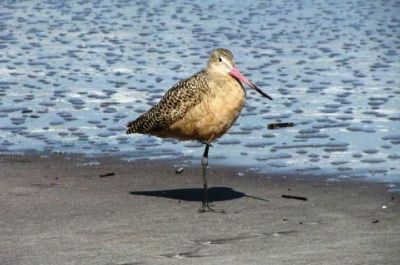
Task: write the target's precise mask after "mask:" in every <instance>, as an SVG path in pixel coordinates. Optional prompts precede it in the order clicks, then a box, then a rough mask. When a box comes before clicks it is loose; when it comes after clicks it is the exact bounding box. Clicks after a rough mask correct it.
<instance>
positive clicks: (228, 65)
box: [207, 48, 272, 100]
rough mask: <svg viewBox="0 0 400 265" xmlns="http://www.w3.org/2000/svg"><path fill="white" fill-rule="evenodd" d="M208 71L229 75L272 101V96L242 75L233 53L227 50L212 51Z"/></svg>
mask: <svg viewBox="0 0 400 265" xmlns="http://www.w3.org/2000/svg"><path fill="white" fill-rule="evenodd" d="M207 70H208V71H211V72H213V73H218V74H223V75H229V76H231V77H232V78H235V79H236V80H238V81H239V82H241V83H242V84H243V83H244V84H247V85H248V86H250V87H251V88H252V89H254V90H256V91H257V92H258V93H260V94H261V95H262V96H264V97H266V98H268V99H271V100H272V98H271V97H270V96H268V95H267V94H265V93H264V92H263V91H262V90H261V89H259V88H258V87H257V86H256V85H255V84H254V83H253V82H251V81H250V80H249V79H247V78H246V77H245V76H244V75H242V74H241V73H240V71H239V70H238V69H237V68H236V66H235V61H234V58H233V54H232V52H231V51H229V50H227V49H224V48H218V49H214V50H212V52H211V55H210V57H209V59H208V64H207Z"/></svg>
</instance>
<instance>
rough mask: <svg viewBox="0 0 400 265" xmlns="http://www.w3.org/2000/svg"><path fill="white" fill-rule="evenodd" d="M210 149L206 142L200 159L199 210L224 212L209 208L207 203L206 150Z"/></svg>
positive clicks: (202, 211)
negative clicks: (201, 182) (201, 187)
mask: <svg viewBox="0 0 400 265" xmlns="http://www.w3.org/2000/svg"><path fill="white" fill-rule="evenodd" d="M209 149H210V143H208V142H207V143H206V148H205V149H204V153H203V158H202V160H201V167H202V175H203V201H202V206H201V208H200V210H199V212H201V213H204V212H221V213H224V212H225V211H224V210H217V209H214V208H211V206H210V205H209V204H208V192H207V190H208V185H207V166H208V150H209Z"/></svg>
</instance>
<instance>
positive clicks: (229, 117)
mask: <svg viewBox="0 0 400 265" xmlns="http://www.w3.org/2000/svg"><path fill="white" fill-rule="evenodd" d="M244 85H247V86H248V87H250V88H252V89H254V90H255V91H257V92H258V93H260V94H261V95H262V96H263V97H265V98H268V99H270V100H272V98H271V97H270V96H269V95H267V94H266V93H264V92H263V91H262V90H261V89H259V88H258V87H257V86H256V85H255V84H254V83H253V82H251V81H250V80H249V79H247V78H246V77H245V76H244V75H243V74H242V73H241V72H240V71H239V70H238V68H237V67H236V65H235V61H234V56H233V54H232V52H231V51H229V50H228V49H225V48H216V49H213V50H212V51H211V54H210V56H209V58H208V62H207V65H206V68H205V69H202V70H200V71H199V72H197V73H195V74H194V75H192V76H191V77H189V78H186V79H183V80H181V81H179V82H178V83H176V84H175V85H174V86H173V87H171V88H170V89H169V90H168V91H167V92H166V93H165V95H164V96H163V97H162V98H161V100H160V102H159V103H158V104H156V105H155V106H153V107H151V108H150V109H149V110H148V111H147V112H145V113H144V114H142V115H141V116H139V117H138V118H137V119H136V120H134V121H131V122H129V123H128V124H127V130H126V133H127V134H132V133H138V134H147V135H152V136H157V137H160V138H174V139H177V140H181V141H186V140H191V141H199V142H201V143H202V144H204V145H205V148H204V152H203V157H202V160H201V165H202V178H203V192H202V205H201V208H200V209H199V212H201V213H202V212H224V210H222V209H216V208H214V207H212V206H211V205H210V204H209V202H208V196H207V190H208V183H207V167H208V152H209V148H210V146H211V144H212V142H213V141H214V140H216V139H218V138H219V137H221V136H222V135H224V134H225V133H226V132H227V131H228V130H229V128H231V127H232V125H233V124H234V122H235V121H236V120H237V118H238V117H239V114H240V112H241V110H242V108H243V106H244V102H245V97H246V90H245V87H244Z"/></svg>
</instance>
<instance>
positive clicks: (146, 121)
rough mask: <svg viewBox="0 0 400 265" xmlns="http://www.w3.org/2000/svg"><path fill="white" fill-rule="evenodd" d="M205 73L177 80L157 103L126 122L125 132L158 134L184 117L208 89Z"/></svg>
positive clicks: (201, 72) (203, 71)
mask: <svg viewBox="0 0 400 265" xmlns="http://www.w3.org/2000/svg"><path fill="white" fill-rule="evenodd" d="M205 75H206V74H205V70H202V71H200V72H198V73H197V74H195V75H193V76H191V77H190V78H188V79H184V80H182V81H179V82H178V83H177V84H175V85H174V86H173V87H172V88H171V89H169V90H168V91H167V92H166V94H165V95H164V97H163V98H162V99H161V101H160V102H159V103H158V104H157V105H155V106H154V107H152V108H151V109H150V110H149V111H147V112H146V113H144V114H143V115H141V116H140V117H139V118H137V119H136V120H134V121H132V122H130V123H128V125H127V127H128V129H127V130H126V133H127V134H131V133H141V134H153V135H160V133H161V132H162V131H163V130H165V129H166V128H168V127H169V126H171V125H172V124H173V123H174V122H176V121H177V120H179V119H181V118H182V117H184V115H185V114H186V113H187V112H188V110H189V109H190V108H193V107H194V106H196V105H197V104H199V103H200V102H201V100H202V97H203V95H204V94H205V93H206V92H207V89H208V84H207V80H206V77H205Z"/></svg>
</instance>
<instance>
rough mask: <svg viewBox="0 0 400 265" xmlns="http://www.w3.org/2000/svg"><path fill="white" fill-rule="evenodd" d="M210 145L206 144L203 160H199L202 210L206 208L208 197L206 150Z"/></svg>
mask: <svg viewBox="0 0 400 265" xmlns="http://www.w3.org/2000/svg"><path fill="white" fill-rule="evenodd" d="M209 149H210V145H209V144H208V143H207V144H206V148H205V149H204V153H203V158H202V159H201V167H202V175H203V209H205V208H206V207H208V195H207V189H208V185H207V166H208V150H209Z"/></svg>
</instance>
